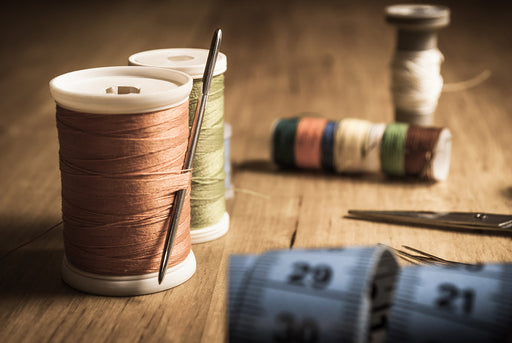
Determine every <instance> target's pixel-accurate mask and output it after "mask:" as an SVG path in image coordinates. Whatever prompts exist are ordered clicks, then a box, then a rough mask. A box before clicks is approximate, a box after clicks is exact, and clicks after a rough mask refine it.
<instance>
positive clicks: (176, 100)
mask: <svg viewBox="0 0 512 343" xmlns="http://www.w3.org/2000/svg"><path fill="white" fill-rule="evenodd" d="M191 88H192V79H191V78H190V77H189V76H188V75H187V74H185V73H181V72H178V71H173V70H160V69H157V68H136V67H109V68H95V69H87V70H81V71H75V72H71V73H67V74H64V75H61V76H58V77H56V78H55V79H53V80H52V81H51V82H50V90H51V93H52V96H53V97H54V99H55V101H56V103H57V113H56V119H57V129H58V134H59V143H60V152H59V157H60V159H59V160H60V170H61V182H62V217H63V222H64V246H65V258H64V261H63V265H62V275H63V279H64V281H65V282H67V283H68V284H69V285H71V286H72V287H74V288H76V289H79V290H81V291H85V292H89V293H94V294H100V295H115V296H125V295H139V294H148V293H154V292H159V291H162V290H165V289H169V288H171V287H174V286H176V285H179V284H181V283H183V282H185V281H186V280H188V279H189V278H190V277H191V276H192V275H193V274H194V272H195V268H196V262H195V258H194V254H193V252H192V250H191V245H190V199H189V194H190V179H191V176H190V171H182V170H181V169H182V166H183V161H184V156H185V153H186V150H187V143H188V97H189V94H190V91H191ZM179 189H188V192H187V194H188V195H187V198H186V199H185V203H184V207H183V211H182V213H181V218H180V223H179V226H178V232H177V235H176V240H175V243H174V247H173V250H172V256H171V259H170V263H169V269H168V271H167V277H166V278H165V279H164V281H163V282H162V284H159V283H158V268H159V265H160V260H161V256H162V252H163V247H164V241H165V235H166V232H167V228H168V225H169V214H170V211H171V209H172V206H173V201H174V193H175V192H176V191H177V190H179Z"/></svg>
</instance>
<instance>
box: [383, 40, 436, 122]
mask: <svg viewBox="0 0 512 343" xmlns="http://www.w3.org/2000/svg"><path fill="white" fill-rule="evenodd" d="M442 61H443V55H442V54H441V52H440V51H439V50H437V49H431V50H425V51H397V52H396V53H395V57H394V59H393V62H392V64H391V75H392V87H391V89H392V94H393V101H394V103H395V109H396V116H397V117H396V119H397V121H402V122H407V123H415V124H419V125H431V124H432V122H433V119H432V113H434V111H435V109H436V107H437V102H438V100H439V96H440V94H441V90H442V88H443V78H442V76H441V62H442Z"/></svg>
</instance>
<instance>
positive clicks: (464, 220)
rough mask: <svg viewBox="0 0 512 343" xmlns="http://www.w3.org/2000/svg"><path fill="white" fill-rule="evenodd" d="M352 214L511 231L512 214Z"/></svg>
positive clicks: (437, 224) (379, 219)
mask: <svg viewBox="0 0 512 343" xmlns="http://www.w3.org/2000/svg"><path fill="white" fill-rule="evenodd" d="M348 213H349V214H350V215H352V216H354V217H357V218H361V219H368V220H375V221H387V222H393V223H403V224H420V225H433V226H446V227H456V228H469V229H471V228H473V229H486V228H490V229H494V230H505V231H510V230H511V229H512V215H505V214H492V213H474V212H429V211H365V210H349V212H348Z"/></svg>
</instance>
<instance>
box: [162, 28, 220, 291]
mask: <svg viewBox="0 0 512 343" xmlns="http://www.w3.org/2000/svg"><path fill="white" fill-rule="evenodd" d="M221 40H222V31H221V29H217V30H215V33H214V34H213V38H212V42H211V45H210V51H209V52H208V59H207V61H206V66H205V69H204V74H203V80H202V81H203V87H202V90H201V96H200V97H199V99H198V102H197V106H196V112H195V114H194V119H193V120H192V127H191V129H190V136H189V140H188V150H187V153H186V154H185V161H184V163H183V170H190V169H191V168H192V161H193V159H194V154H195V152H196V146H197V141H198V139H199V132H200V131H201V124H202V122H203V115H204V111H205V108H206V103H207V101H208V92H209V91H210V84H211V82H212V78H213V70H214V68H215V63H216V61H217V55H218V54H219V48H220V43H221ZM186 192H187V190H186V189H181V190H179V191H177V192H176V195H175V201H174V206H173V207H172V211H171V215H170V218H171V221H170V224H169V229H168V231H167V237H166V239H165V246H164V251H163V255H162V261H161V264H160V270H159V272H158V283H159V284H161V283H162V281H163V279H164V277H165V272H166V271H167V265H168V263H169V258H170V256H171V251H172V245H173V243H174V237H175V235H176V231H177V228H178V223H179V219H180V215H181V210H182V208H183V201H184V200H185V195H186Z"/></svg>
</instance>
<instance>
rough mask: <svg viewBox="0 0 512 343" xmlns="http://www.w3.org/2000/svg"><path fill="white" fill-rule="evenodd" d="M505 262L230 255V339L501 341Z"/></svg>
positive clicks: (508, 303) (342, 253)
mask: <svg viewBox="0 0 512 343" xmlns="http://www.w3.org/2000/svg"><path fill="white" fill-rule="evenodd" d="M511 326H512V265H460V266H457V267H450V268H442V267H436V266H423V267H406V268H404V269H402V270H400V268H399V266H398V264H397V262H396V259H395V257H394V256H393V254H392V253H391V252H390V251H389V250H388V249H386V248H385V247H382V246H377V247H358V248H348V249H328V250H286V251H271V252H268V253H266V254H263V255H260V256H259V255H235V256H232V257H231V259H230V267H229V339H230V341H231V342H297V343H310V342H311V343H313V342H384V341H388V342H425V343H434V342H459V341H460V342H503V341H506V339H507V338H509V337H510V335H511V330H512V329H511Z"/></svg>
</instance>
